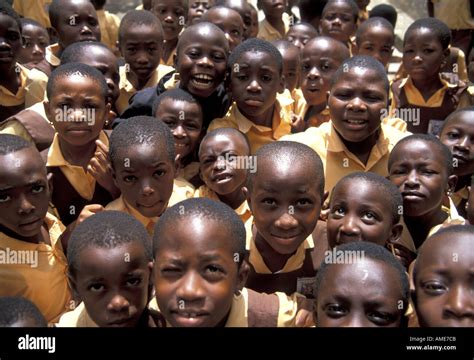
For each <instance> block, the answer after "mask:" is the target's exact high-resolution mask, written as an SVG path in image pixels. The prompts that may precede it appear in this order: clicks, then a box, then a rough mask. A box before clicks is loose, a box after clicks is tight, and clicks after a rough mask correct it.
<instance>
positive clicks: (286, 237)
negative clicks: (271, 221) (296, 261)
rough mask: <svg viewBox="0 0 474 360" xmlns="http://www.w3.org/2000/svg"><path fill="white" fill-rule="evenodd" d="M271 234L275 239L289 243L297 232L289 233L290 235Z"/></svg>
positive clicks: (296, 235) (295, 236)
mask: <svg viewBox="0 0 474 360" xmlns="http://www.w3.org/2000/svg"><path fill="white" fill-rule="evenodd" d="M271 236H272V237H273V238H274V239H276V240H277V241H279V242H281V243H286V244H288V243H290V242H293V241H294V240H295V239H296V238H297V237H298V236H299V234H291V235H287V234H271Z"/></svg>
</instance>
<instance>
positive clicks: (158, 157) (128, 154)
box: [115, 120, 171, 166]
mask: <svg viewBox="0 0 474 360" xmlns="http://www.w3.org/2000/svg"><path fill="white" fill-rule="evenodd" d="M157 121H158V120H157ZM165 144H166V140H165V139H164V138H161V139H158V138H157V137H156V136H155V137H154V138H153V140H152V141H150V142H145V143H143V144H131V145H126V146H123V145H122V146H120V150H119V151H118V152H117V157H118V158H122V159H128V158H129V159H130V160H131V161H137V160H138V161H147V162H150V163H151V162H169V163H171V161H170V159H169V155H168V151H167V148H166V145H165ZM115 162H117V160H116V161H115ZM120 163H122V162H120ZM131 165H132V166H133V163H132V164H131Z"/></svg>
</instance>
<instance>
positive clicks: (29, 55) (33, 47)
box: [20, 24, 49, 64]
mask: <svg viewBox="0 0 474 360" xmlns="http://www.w3.org/2000/svg"><path fill="white" fill-rule="evenodd" d="M21 32H22V35H23V38H24V40H25V43H24V45H23V49H22V50H21V51H20V54H21V56H20V59H21V60H20V61H21V63H22V64H25V63H29V62H31V63H33V64H38V63H39V62H40V61H42V60H43V59H44V54H45V51H46V47H47V46H48V45H49V35H48V32H47V31H46V29H45V28H43V27H41V26H36V25H30V24H28V25H23V27H22V29H21Z"/></svg>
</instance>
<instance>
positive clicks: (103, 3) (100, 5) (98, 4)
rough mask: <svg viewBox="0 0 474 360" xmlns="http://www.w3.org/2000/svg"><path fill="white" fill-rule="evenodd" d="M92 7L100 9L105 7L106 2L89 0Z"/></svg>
mask: <svg viewBox="0 0 474 360" xmlns="http://www.w3.org/2000/svg"><path fill="white" fill-rule="evenodd" d="M90 1H91V3H92V5H94V8H95V9H96V10H97V9H102V8H103V7H104V6H105V3H106V2H107V0H90Z"/></svg>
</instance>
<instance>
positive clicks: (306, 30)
mask: <svg viewBox="0 0 474 360" xmlns="http://www.w3.org/2000/svg"><path fill="white" fill-rule="evenodd" d="M316 36H318V32H317V31H316V29H315V28H313V27H311V26H307V25H304V24H295V25H293V26H292V27H290V30H288V32H287V33H286V36H285V39H286V40H288V41H289V42H291V43H292V44H293V45H295V46H296V47H297V48H299V49H300V50H303V48H304V46H305V45H306V44H307V43H308V41H310V40H311V39H312V38H315V37H316Z"/></svg>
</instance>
